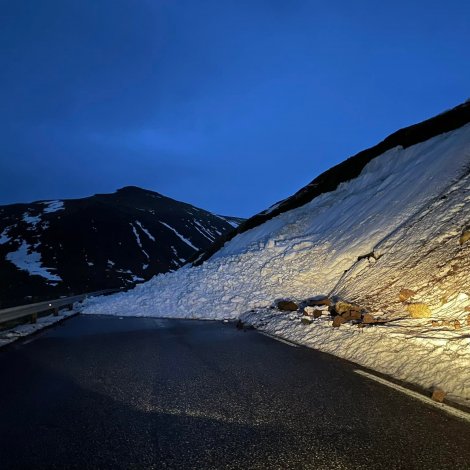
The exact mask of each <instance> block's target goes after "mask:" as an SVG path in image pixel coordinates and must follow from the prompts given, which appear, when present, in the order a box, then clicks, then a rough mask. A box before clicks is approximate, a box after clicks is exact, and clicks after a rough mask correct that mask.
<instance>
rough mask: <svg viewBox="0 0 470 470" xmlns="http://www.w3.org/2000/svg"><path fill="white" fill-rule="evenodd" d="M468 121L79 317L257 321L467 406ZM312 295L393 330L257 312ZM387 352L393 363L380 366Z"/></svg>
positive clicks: (98, 302)
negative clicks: (412, 312) (422, 314)
mask: <svg viewBox="0 0 470 470" xmlns="http://www.w3.org/2000/svg"><path fill="white" fill-rule="evenodd" d="M464 109H466V112H467V118H468V119H467V123H466V124H465V123H464V124H463V125H459V126H458V127H456V128H455V129H452V130H450V131H446V132H439V129H438V130H437V131H436V132H435V135H433V136H431V137H429V138H427V139H426V140H424V141H420V142H418V143H416V144H414V145H410V146H408V147H406V148H403V147H402V146H395V147H393V148H389V149H388V150H386V151H385V152H384V153H382V154H379V155H377V156H375V157H374V158H371V159H369V160H368V161H366V162H365V163H364V166H363V167H362V169H361V170H360V171H358V172H357V173H358V174H357V175H355V176H354V177H352V178H350V179H348V178H347V175H346V176H344V177H343V179H342V182H339V184H336V185H335V187H334V189H332V190H330V191H324V192H321V193H320V194H317V195H315V197H313V198H312V199H311V200H310V201H308V202H306V203H305V204H303V205H300V206H296V204H294V206H293V207H292V209H290V210H286V211H284V212H282V213H279V214H276V213H275V211H276V210H277V207H280V206H276V207H275V208H274V209H273V211H274V216H272V218H264V219H263V220H262V222H261V223H259V220H260V217H258V219H257V221H256V220H255V222H253V221H251V222H250V220H249V221H248V222H247V224H248V226H249V227H250V228H248V229H245V230H239V232H240V233H238V235H236V236H235V237H234V238H232V239H231V240H230V241H228V242H227V243H226V244H225V246H223V247H222V248H221V249H219V250H218V251H217V252H215V253H214V254H212V256H211V257H210V258H209V259H208V261H206V262H204V263H203V264H201V265H200V266H196V267H190V266H185V267H184V268H183V269H181V270H179V271H177V272H174V273H168V274H165V275H159V276H156V277H155V278H154V279H152V280H151V281H149V282H147V283H145V284H142V285H139V286H137V287H136V288H135V289H134V290H133V291H131V292H128V293H126V294H117V295H114V296H110V297H107V298H105V299H91V300H90V301H88V302H87V303H86V304H85V305H84V307H83V311H84V312H87V313H104V314H117V315H150V316H162V317H194V318H230V317H232V318H233V317H237V316H239V315H241V314H243V313H244V312H246V311H248V310H249V309H258V311H257V312H254V313H251V314H250V315H251V316H250V315H249V317H250V321H251V322H252V323H254V324H256V325H257V326H258V327H261V328H265V329H266V330H269V331H271V332H274V333H275V334H279V335H282V336H285V337H290V338H291V339H294V340H296V341H300V342H305V343H306V344H310V345H312V346H314V347H318V348H319V349H322V350H326V351H328V352H332V353H334V354H338V355H340V356H343V357H348V358H349V359H351V360H355V361H357V362H359V363H361V364H364V365H368V366H369V367H373V368H375V369H377V370H381V371H382V372H385V373H391V374H392V375H395V376H396V377H398V378H401V379H404V380H410V381H413V382H416V383H419V384H421V385H423V386H426V387H431V386H434V385H435V384H436V383H437V384H438V385H440V386H442V387H445V389H446V390H447V391H449V392H450V393H451V394H453V395H454V396H455V397H460V398H470V376H469V374H470V372H469V371H468V369H469V368H468V364H469V363H470V340H469V336H470V335H469V333H470V325H469V326H467V316H468V314H469V310H470V300H469V296H470V276H468V272H469V268H470V256H469V255H470V176H469V173H470V124H468V121H470V113H469V106H468V105H464ZM441 130H442V129H441ZM405 134H406V133H405ZM282 204H284V207H285V206H286V203H281V206H282ZM273 211H271V213H269V212H268V211H267V212H265V214H264V215H266V214H269V217H271V215H272V212H273ZM242 227H243V226H242ZM403 289H408V290H410V291H413V296H412V301H413V303H416V304H419V305H425V308H426V315H428V316H429V318H426V319H410V318H409V310H408V306H409V302H403V300H402V299H400V292H401V291H402V290H403ZM317 295H328V296H329V297H332V298H342V299H345V300H347V301H349V302H351V301H353V302H355V303H357V304H359V305H360V306H361V307H362V308H364V309H367V310H368V311H369V312H371V313H373V315H374V316H375V317H376V318H380V319H382V320H383V321H389V320H393V321H394V322H392V323H387V324H383V325H379V326H374V327H373V328H371V329H370V331H369V329H367V330H368V331H367V332H365V331H363V330H359V329H358V328H357V327H355V326H354V325H349V324H348V325H346V326H342V327H341V328H340V329H336V328H334V329H333V328H332V327H331V318H325V319H322V322H318V323H312V324H311V325H303V324H301V323H300V319H299V318H298V316H297V315H294V316H292V314H277V315H274V316H273V313H272V311H271V312H268V313H266V312H267V311H266V310H265V309H263V308H264V307H267V306H269V305H271V304H272V302H273V301H274V300H275V299H279V298H286V297H288V298H293V299H297V300H301V299H306V298H309V297H313V296H317ZM423 308H424V307H423ZM466 309H467V310H466ZM245 318H248V317H247V316H246V315H245ZM443 320H444V323H442V321H443ZM439 321H441V323H439ZM451 321H452V323H450V322H451ZM431 322H433V323H431ZM455 322H458V323H455ZM457 324H458V327H457ZM449 325H452V327H451V328H450V327H449ZM320 333H321V334H320ZM360 334H361V335H362V336H359V335H360ZM410 338H411V340H410V341H408V342H407V343H406V347H405V342H404V341H403V340H406V339H410ZM320 339H321V340H320ZM345 344H347V345H348V348H346V349H345V348H343V347H342V346H341V345H345ZM400 345H403V346H402V348H400ZM407 348H408V349H407ZM384 350H386V351H388V352H390V351H393V352H394V354H392V357H391V358H390V357H388V356H387V358H386V360H385V359H384V360H383V364H381V363H380V359H378V358H380V355H381V354H382V352H383V351H384ZM412 352H414V353H415V356H414V357H413V356H412V354H411V353H412ZM444 353H445V354H447V356H446V357H447V359H446V360H443V358H444V356H445V354H444ZM382 357H384V358H385V356H384V355H383V354H382ZM465 364H466V366H465ZM433 365H434V366H433ZM465 367H466V368H465ZM456 374H457V375H456ZM452 377H454V379H452ZM455 377H457V379H456V378H455Z"/></svg>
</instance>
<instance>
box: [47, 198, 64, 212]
mask: <svg viewBox="0 0 470 470" xmlns="http://www.w3.org/2000/svg"><path fill="white" fill-rule="evenodd" d="M43 204H44V205H45V206H46V207H45V208H44V210H43V212H44V213H45V214H52V213H53V212H57V211H60V210H64V201H44V202H43Z"/></svg>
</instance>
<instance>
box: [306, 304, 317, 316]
mask: <svg viewBox="0 0 470 470" xmlns="http://www.w3.org/2000/svg"><path fill="white" fill-rule="evenodd" d="M313 312H315V309H314V308H313V307H309V306H307V307H305V308H304V311H303V314H304V315H307V316H309V317H313Z"/></svg>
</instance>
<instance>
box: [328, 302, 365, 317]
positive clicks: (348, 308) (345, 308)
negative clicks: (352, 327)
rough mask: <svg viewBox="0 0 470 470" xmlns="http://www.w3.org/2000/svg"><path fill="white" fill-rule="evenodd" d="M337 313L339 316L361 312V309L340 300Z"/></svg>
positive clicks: (336, 305) (336, 304)
mask: <svg viewBox="0 0 470 470" xmlns="http://www.w3.org/2000/svg"><path fill="white" fill-rule="evenodd" d="M334 308H335V311H336V313H337V314H338V315H342V314H343V313H346V312H360V311H361V307H359V306H358V305H354V304H350V303H348V302H343V301H342V300H339V301H338V302H336V303H335V306H334Z"/></svg>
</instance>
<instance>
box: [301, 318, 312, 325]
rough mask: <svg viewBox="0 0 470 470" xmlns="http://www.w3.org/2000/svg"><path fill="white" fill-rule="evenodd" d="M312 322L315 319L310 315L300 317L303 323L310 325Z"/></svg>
mask: <svg viewBox="0 0 470 470" xmlns="http://www.w3.org/2000/svg"><path fill="white" fill-rule="evenodd" d="M312 322H313V320H312V319H311V318H310V317H302V318H301V319H300V323H302V324H303V325H310V323H312Z"/></svg>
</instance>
